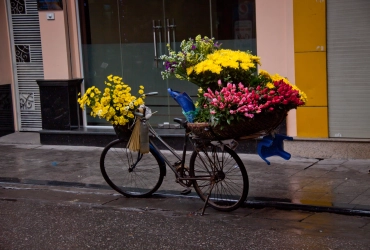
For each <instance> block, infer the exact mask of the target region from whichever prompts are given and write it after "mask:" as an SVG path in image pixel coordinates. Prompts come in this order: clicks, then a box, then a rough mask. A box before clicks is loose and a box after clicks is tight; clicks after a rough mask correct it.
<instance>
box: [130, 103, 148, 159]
mask: <svg viewBox="0 0 370 250" xmlns="http://www.w3.org/2000/svg"><path fill="white" fill-rule="evenodd" d="M137 111H139V112H140V113H142V114H143V113H144V109H143V108H138V109H137ZM143 126H144V127H143ZM143 126H142V125H141V121H140V119H136V123H135V126H134V129H133V130H132V134H131V137H130V140H129V141H128V145H127V147H128V148H129V149H130V150H131V151H133V152H137V151H140V153H142V154H146V153H149V138H147V137H148V136H149V135H148V131H147V128H146V125H145V124H143Z"/></svg>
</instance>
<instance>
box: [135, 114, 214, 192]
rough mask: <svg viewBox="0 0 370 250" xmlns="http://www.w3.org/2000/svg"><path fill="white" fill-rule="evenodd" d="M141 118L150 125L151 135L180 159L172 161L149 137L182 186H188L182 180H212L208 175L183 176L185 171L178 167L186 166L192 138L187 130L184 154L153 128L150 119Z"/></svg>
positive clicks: (157, 152) (151, 145) (153, 147)
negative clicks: (178, 151) (187, 150)
mask: <svg viewBox="0 0 370 250" xmlns="http://www.w3.org/2000/svg"><path fill="white" fill-rule="evenodd" d="M138 118H139V119H140V121H141V122H145V123H146V124H147V126H148V129H149V133H150V137H152V138H153V137H154V138H157V139H158V140H159V141H160V142H161V143H162V145H164V147H165V148H166V149H168V150H169V151H170V152H171V153H172V155H173V156H175V157H176V158H177V159H178V161H177V162H175V163H172V162H171V161H170V160H169V159H168V158H167V157H166V156H165V155H164V154H163V153H162V152H161V150H160V149H159V148H158V147H157V146H156V145H155V143H154V142H153V140H152V138H150V137H149V142H150V147H151V148H152V149H153V151H154V153H155V154H157V156H159V157H160V158H161V159H162V160H163V161H164V162H165V163H166V164H167V166H168V167H169V168H170V169H171V170H172V172H174V174H175V176H176V179H177V180H179V184H180V185H182V186H186V185H184V184H183V183H182V182H181V181H192V180H208V181H209V180H211V178H210V177H209V176H208V177H204V178H199V177H196V178H194V177H184V176H183V171H178V169H177V168H176V167H178V166H180V169H181V170H183V169H184V168H185V159H186V148H187V145H188V142H189V141H190V140H191V138H190V137H189V134H188V133H186V132H185V138H184V145H183V150H182V155H179V154H178V153H177V152H176V151H175V149H173V148H172V147H171V146H170V145H168V144H167V143H166V142H165V141H164V140H163V139H162V138H161V136H160V135H159V134H158V133H157V132H156V131H155V130H154V129H153V127H152V126H151V125H150V123H149V122H148V120H147V119H146V118H144V117H138ZM191 145H192V146H193V148H194V149H196V148H195V147H194V143H193V142H191ZM138 161H140V159H138ZM186 187H188V186H186Z"/></svg>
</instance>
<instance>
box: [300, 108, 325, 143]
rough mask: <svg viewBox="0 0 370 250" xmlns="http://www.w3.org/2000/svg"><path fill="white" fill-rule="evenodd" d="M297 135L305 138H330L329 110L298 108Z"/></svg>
mask: <svg viewBox="0 0 370 250" xmlns="http://www.w3.org/2000/svg"><path fill="white" fill-rule="evenodd" d="M297 135H298V136H299V137H305V138H328V137H329V132H328V108H326V107H300V108H298V109H297Z"/></svg>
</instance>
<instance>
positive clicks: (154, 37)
mask: <svg viewBox="0 0 370 250" xmlns="http://www.w3.org/2000/svg"><path fill="white" fill-rule="evenodd" d="M161 29H162V26H161V20H158V25H157V24H156V21H155V20H153V45H154V62H155V65H156V67H157V68H158V61H159V58H158V53H157V31H158V39H159V44H161V43H162V40H161V39H162V38H161V37H162V34H161Z"/></svg>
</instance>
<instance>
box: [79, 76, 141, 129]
mask: <svg viewBox="0 0 370 250" xmlns="http://www.w3.org/2000/svg"><path fill="white" fill-rule="evenodd" d="M107 80H108V81H105V82H104V84H105V85H106V88H105V89H104V91H101V90H99V89H98V88H96V87H95V86H92V87H90V88H88V89H87V90H86V92H85V94H84V95H83V96H82V97H81V98H78V100H77V101H78V103H79V104H80V107H81V108H82V109H85V107H86V106H87V107H89V108H91V113H90V115H91V116H93V117H96V116H98V117H99V118H103V119H106V120H107V121H109V122H110V123H111V124H113V125H126V124H130V123H132V122H133V120H134V118H135V116H134V113H133V112H134V111H135V110H136V109H137V108H139V107H140V105H142V104H144V98H145V95H144V87H143V86H140V87H139V88H140V89H139V90H138V93H139V94H140V96H139V97H136V96H134V95H132V94H131V87H130V86H128V85H127V84H125V83H123V82H122V78H121V77H119V76H113V75H109V76H108V77H107ZM79 96H80V93H79Z"/></svg>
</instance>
